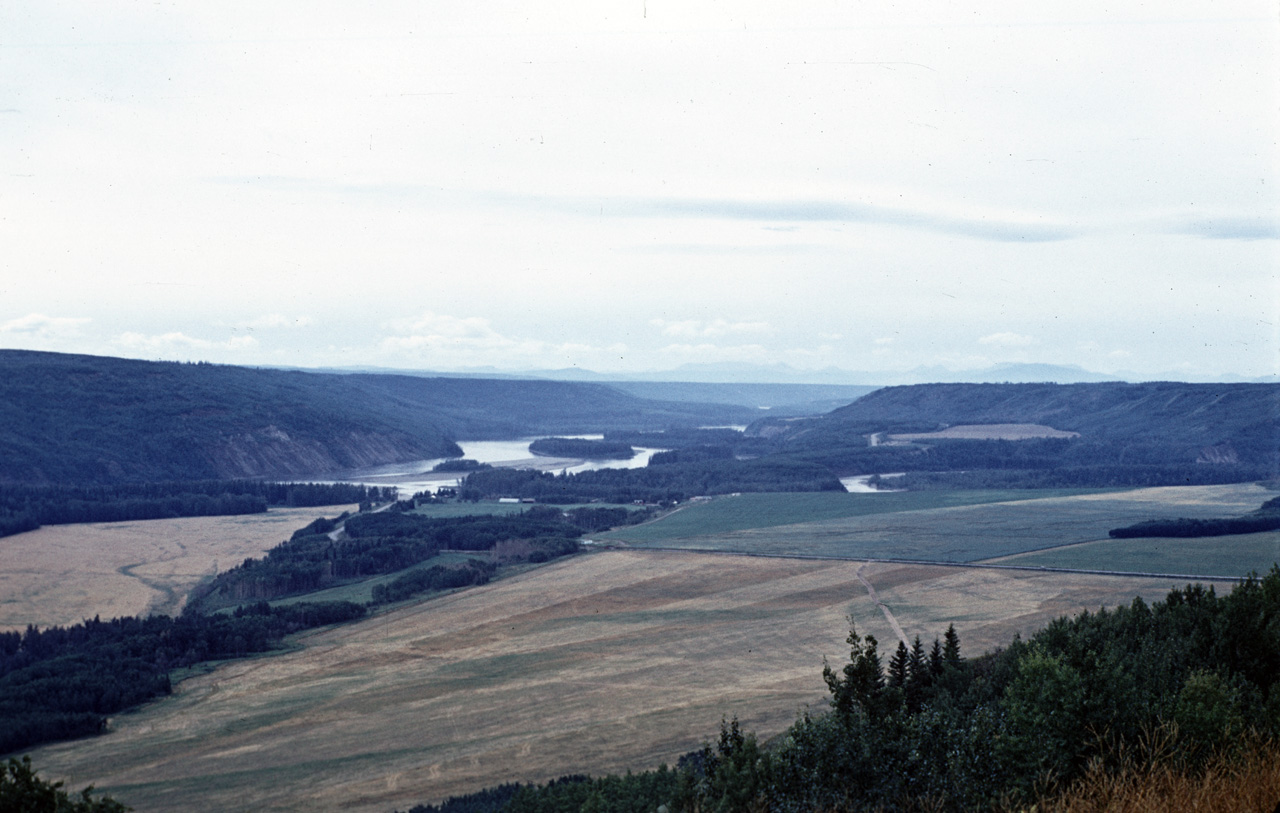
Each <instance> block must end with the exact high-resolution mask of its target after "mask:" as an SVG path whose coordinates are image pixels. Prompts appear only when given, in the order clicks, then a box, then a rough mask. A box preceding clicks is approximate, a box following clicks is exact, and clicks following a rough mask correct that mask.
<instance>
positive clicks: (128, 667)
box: [0, 602, 365, 753]
mask: <svg viewBox="0 0 1280 813" xmlns="http://www.w3.org/2000/svg"><path fill="white" fill-rule="evenodd" d="M364 614H365V608H364V607H362V606H360V605H358V604H352V603H351V602H326V603H298V604H291V605H288V606H283V607H272V606H270V605H268V604H267V603H266V602H260V603H257V604H253V605H250V606H247V607H242V608H240V609H237V610H236V611H235V612H233V613H226V614H212V615H205V614H202V613H199V612H187V613H184V614H183V615H181V616H179V617H177V618H171V617H169V616H165V615H156V616H150V617H147V618H138V617H133V616H126V617H124V618H114V619H111V620H110V621H102V620H99V619H98V618H96V617H95V618H94V619H93V620H91V621H85V622H83V623H80V624H76V625H73V626H69V627H47V628H45V629H43V630H41V629H39V628H37V627H35V626H29V627H27V629H26V631H24V632H21V633H19V632H0V753H9V752H13V751H17V750H20V749H24V748H30V747H31V746H33V745H39V744H40V743H44V742H54V741H57V740H64V739H70V738H74V737H83V736H88V735H92V734H98V733H101V732H102V731H103V730H104V728H105V727H106V718H107V716H108V715H110V714H115V713H117V712H120V711H123V710H125V709H128V708H131V707H133V706H136V705H138V704H140V703H144V702H146V701H148V700H151V699H153V698H155V697H159V696H162V695H166V694H169V692H170V691H171V689H172V686H171V683H170V679H169V672H170V671H171V670H173V669H178V668H181V667H188V666H193V665H195V664H198V663H201V662H203V661H209V660H219V659H224V658H239V657H244V656H245V655H248V654H250V653H254V652H264V651H267V650H269V649H272V648H274V647H276V646H278V645H279V643H280V641H281V639H283V638H284V636H286V635H288V634H290V633H293V632H297V631H299V630H303V629H309V628H311V627H318V626H325V625H328V624H336V623H341V622H345V621H351V620H354V619H356V618H360V617H362V616H363V615H364Z"/></svg>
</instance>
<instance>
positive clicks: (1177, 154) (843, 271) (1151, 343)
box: [0, 0, 1280, 377]
mask: <svg viewBox="0 0 1280 813" xmlns="http://www.w3.org/2000/svg"><path fill="white" fill-rule="evenodd" d="M944 6H945V7H944ZM1278 32H1280V24H1278V22H1277V7H1276V4H1275V2H1274V0H1265V1H1264V2H1247V1H1245V2H1230V1H1229V0H1228V1H1227V2H1219V1H1218V0H1213V1H1212V2H1209V1H1207V0H1206V2H1199V3H1185V2H1146V3H1140V2H1129V3H1123V2H1122V3H1112V2H1108V3H1090V2H1078V1H1077V0H1073V1H1072V2H1054V3H1027V2H1008V3H980V2H979V3H975V2H964V3H948V4H939V3H877V2H815V3H796V2H787V3H780V2H779V3H768V4H753V3H746V2H723V3H700V2H690V0H675V1H673V2H667V0H627V1H626V2H610V1H609V0H604V2H600V1H599V0H594V1H593V2H552V1H551V0H540V2H522V3H505V4H504V3H496V2H493V3H486V2H481V3H472V2H452V1H450V2H431V3H417V2H413V3H410V2H404V3H374V4H354V3H323V2H314V0H307V1H306V2H270V3H263V2H260V0H253V2H227V1H226V0H218V2H216V3H208V2H201V3H196V2H189V3H188V2H183V3H167V2H161V3H153V2H147V3H115V2H105V1H104V0H92V2H84V3H74V2H49V0H30V1H29V2H28V1H25V0H14V2H7V3H4V4H3V5H0V159H2V161H0V347H9V348H30V349H41V350H56V351H66V352H83V353H94V354H99V355H117V356H129V357H137V358H146V359H192V360H194V359H203V360H209V361H215V362H227V363H236V364H282V365H299V366H325V365H328V366H338V365H353V364H365V365H378V366H387V367H400V368H424V369H438V370H450V369H461V368H466V367H474V366H479V365H493V366H495V367H499V368H503V369H530V368H560V367H569V366H578V367H585V368H589V369H594V370H601V371H608V372H628V371H630V372H635V371H642V370H654V369H668V368H672V367H675V366H678V365H680V364H684V363H689V362H697V363H705V362H719V361H734V362H752V363H778V362H781V363H786V364H789V365H791V366H793V367H797V368H801V369H818V368H824V367H829V366H836V367H840V368H845V369H850V370H872V371H888V370H903V369H908V368H912V367H916V366H919V365H944V366H948V367H951V368H957V369H959V368H976V367H982V366H985V365H989V364H994V363H1000V362H1016V361H1032V362H1048V363H1056V364H1076V365H1080V366H1083V367H1086V368H1088V369H1091V370H1097V371H1103V372H1114V371H1133V372H1136V373H1137V374H1139V375H1157V374H1159V375H1167V374H1168V373H1170V372H1174V373H1177V374H1179V375H1185V376H1187V377H1202V376H1206V375H1215V374H1222V373H1230V374H1236V375H1244V376H1262V375H1268V374H1274V373H1277V372H1278V371H1280V369H1278V361H1280V272H1278V270H1277V269H1278V268H1280V191H1278V189H1277V187H1278V186H1280V173H1277V164H1278V163H1280V161H1278V157H1280V149H1278V148H1277V137H1278V136H1280V113H1278V110H1280V79H1278V77H1280V33H1278Z"/></svg>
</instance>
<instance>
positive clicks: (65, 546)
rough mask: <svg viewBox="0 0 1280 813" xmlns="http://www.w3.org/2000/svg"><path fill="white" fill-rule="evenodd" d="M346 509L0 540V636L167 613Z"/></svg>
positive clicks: (103, 525)
mask: <svg viewBox="0 0 1280 813" xmlns="http://www.w3.org/2000/svg"><path fill="white" fill-rule="evenodd" d="M348 509H350V510H354V509H355V506H330V507H327V508H272V509H271V510H270V511H269V512H267V513H265V514H244V515H240V516H228V517H186V518H182V519H152V520H145V521H137V522H95V523H88V524H82V525H47V526H45V527H43V528H39V529H37V530H34V531H28V532H27V533H22V534H16V535H14V536H6V537H3V538H0V630H13V629H19V630H20V629H25V628H26V626H27V625H28V624H35V625H37V626H39V627H42V628H43V627H50V626H54V625H67V624H75V623H78V622H80V621H82V620H84V619H86V618H93V617H94V616H95V615H100V616H102V618H104V619H106V618H115V617H118V616H125V615H146V614H148V613H169V614H172V613H175V612H178V611H180V610H181V609H182V605H183V603H184V602H185V600H186V596H187V594H188V593H189V592H190V591H191V588H193V587H195V586H196V585H197V584H198V583H199V582H200V581H201V580H202V579H205V578H207V577H209V576H212V575H213V574H214V572H215V571H216V570H218V569H222V570H225V569H227V568H229V567H233V566H234V565H238V564H240V562H242V561H244V559H245V558H246V557H249V556H261V555H262V554H263V553H265V552H266V551H268V550H270V549H271V548H273V547H275V546H276V545H279V544H280V543H281V542H283V541H285V540H286V539H288V538H289V536H290V534H292V533H293V532H294V531H296V530H297V529H298V528H301V527H302V526H304V525H306V524H307V523H308V522H310V521H311V520H313V519H315V518H316V517H318V516H322V515H327V516H331V517H332V516H337V515H338V514H340V513H342V511H344V510H348Z"/></svg>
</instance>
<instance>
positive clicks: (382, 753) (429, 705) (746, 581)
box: [33, 551, 1225, 813]
mask: <svg viewBox="0 0 1280 813" xmlns="http://www.w3.org/2000/svg"><path fill="white" fill-rule="evenodd" d="M864 580H865V582H864ZM866 584H870V585H871V586H872V588H873V589H875V590H876V592H877V596H878V599H879V601H880V602H882V603H883V604H884V605H885V606H886V607H888V608H889V610H890V611H891V613H892V615H893V616H894V618H895V619H896V622H897V623H898V624H899V625H900V626H901V628H902V629H903V630H904V632H905V633H906V634H907V635H908V636H914V635H916V634H919V635H921V636H922V637H923V638H924V639H926V640H928V641H932V640H933V637H934V636H936V635H938V634H940V633H941V632H942V631H943V630H944V629H945V628H946V625H947V624H948V623H951V622H955V624H956V627H957V629H958V630H959V631H960V635H961V642H962V646H963V648H964V651H965V652H966V653H968V654H975V653H977V652H979V651H982V650H984V649H987V648H990V647H993V646H997V645H1000V644H1002V643H1005V642H1007V641H1008V640H1009V638H1010V637H1011V636H1012V635H1014V634H1015V633H1018V632H1021V633H1023V634H1026V633H1028V632H1030V631H1032V630H1034V629H1036V628H1038V627H1040V626H1042V625H1043V624H1044V623H1046V622H1047V621H1049V620H1050V619H1052V618H1055V617H1057V616H1059V615H1062V614H1071V613H1074V612H1076V611H1078V610H1082V609H1097V608H1098V607H1100V606H1106V605H1114V604H1118V603H1128V602H1130V601H1131V600H1132V598H1133V596H1134V595H1138V594H1142V595H1144V596H1146V597H1147V598H1148V599H1158V598H1160V597H1162V596H1163V595H1164V594H1165V593H1166V592H1167V591H1168V590H1169V589H1170V588H1171V587H1173V586H1175V585H1174V584H1173V583H1166V582H1163V581H1161V580H1157V579H1138V578H1132V577H1107V576H1083V575H1074V574H1056V573H1037V572H1024V571H996V570H984V569H974V568H954V567H927V566H916V565H911V566H902V565H889V564H874V565H866V564H860V563H857V562H841V561H814V560H799V559H765V558H758V557H741V556H728V555H714V554H695V553H684V552H661V551H607V552H601V553H596V554H592V555H587V556H578V557H573V558H570V559H567V560H562V561H559V562H556V563H552V564H549V565H546V566H543V567H539V568H536V569H534V570H530V571H527V572H525V573H522V574H520V575H517V576H514V577H512V578H510V579H506V580H503V581H500V582H494V583H491V584H488V585H485V586H482V587H475V588H470V589H466V590H462V591H459V592H457V593H453V594H450V595H446V596H441V597H438V598H435V599H433V600H430V601H426V602H422V603H418V604H415V605H411V606H406V607H401V608H398V609H396V610H393V611H391V612H388V613H385V614H382V615H379V616H376V617H373V618H369V619H366V620H364V621H361V622H357V623H353V624H349V625H346V626H342V627H337V628H333V629H329V630H324V631H320V632H317V633H312V634H310V635H307V636H305V637H304V638H303V639H302V640H301V643H302V644H303V645H304V646H303V648H302V649H299V650H295V651H291V652H286V653H282V654H279V655H274V656H267V657H260V658H256V659H253V660H246V661H236V662H231V663H227V664H224V665H222V666H220V667H219V668H217V669H216V670H214V671H213V672H211V673H209V674H206V675H202V676H198V677H194V678H191V679H189V680H187V681H185V682H183V683H181V684H179V686H178V687H177V690H176V692H175V695H174V696H173V697H170V698H168V699H165V700H162V701H160V702H157V703H153V704H150V705H148V706H146V707H144V708H142V709H140V710H139V711H136V712H134V713H130V714H123V715H120V716H118V717H116V718H115V719H114V720H113V721H112V725H111V728H112V732H111V733H109V734H107V735H105V736H102V737H98V738H93V739H87V740H81V741H78V742H70V743H64V744H59V745H52V746H47V747H44V748H41V749H38V750H37V751H35V752H34V753H33V759H34V761H35V763H36V765H37V766H39V767H40V768H41V770H42V772H43V773H44V774H45V775H46V776H49V777H50V778H56V779H61V780H65V781H66V782H67V783H68V786H71V787H82V786H84V785H86V784H89V783H93V784H95V785H97V786H98V787H99V788H100V789H101V790H105V791H108V792H110V793H111V794H113V795H114V796H115V797H116V798H117V799H119V800H121V801H123V802H125V803H127V804H129V805H132V806H134V807H135V808H136V809H137V810H139V811H168V810H194V809H218V810H244V811H249V810H252V811H261V810H336V809H343V810H367V811H380V812H381V813H386V811H390V810H392V809H394V808H399V809H405V808H408V807H410V806H412V805H413V804H415V803H418V802H422V801H438V800H440V799H442V798H444V797H446V796H448V795H450V794H456V793H462V792H468V791H474V790H478V789H480V788H482V787H486V786H490V785H494V784H497V783H500V782H505V781H513V780H524V781H530V780H546V779H549V778H551V777H554V776H557V775H561V774H566V773H575V772H589V773H593V774H600V773H603V772H606V771H624V770H626V769H628V768H631V769H642V768H651V767H654V766H656V765H658V764H659V763H662V762H666V763H667V764H672V763H673V762H674V760H675V759H676V758H677V757H678V756H679V755H680V754H682V753H685V752H687V751H689V750H692V749H694V748H697V747H698V746H699V745H700V743H701V742H702V741H703V740H704V739H705V738H709V737H711V736H713V735H714V734H715V732H716V731H717V727H718V725H719V722H720V720H721V719H722V717H727V716H732V715H735V714H736V715H739V716H740V718H741V719H742V722H743V724H744V726H745V727H747V728H749V729H752V730H755V731H757V732H758V733H759V734H760V735H762V736H770V735H772V734H775V733H777V732H779V731H781V730H783V729H784V728H785V727H786V726H787V725H788V724H790V723H791V722H792V721H793V720H794V718H795V715H796V713H797V712H798V711H799V710H800V709H802V708H803V707H805V706H806V705H811V706H814V707H817V708H820V707H822V706H823V705H824V698H825V686H824V685H823V682H822V677H821V669H822V658H823V657H824V656H826V657H827V658H829V659H830V660H831V662H832V663H833V664H837V665H838V664H839V663H840V662H841V661H842V660H843V659H844V658H846V657H847V646H846V645H845V643H844V637H845V635H846V634H847V621H846V616H848V615H850V614H851V615H852V616H853V617H854V618H855V619H856V622H857V624H858V626H859V629H860V631H862V632H871V633H873V634H875V635H876V636H877V637H878V638H879V639H880V641H881V642H882V649H883V650H885V651H888V650H891V648H892V647H893V646H894V638H893V636H894V633H893V631H892V628H891V626H890V624H889V621H888V620H887V618H886V615H885V613H884V612H883V611H882V609H881V608H880V607H878V606H877V605H876V604H875V603H873V601H872V599H871V598H870V597H869V593H868V589H867V587H866ZM1220 589H1225V585H1224V586H1223V587H1222V588H1220Z"/></svg>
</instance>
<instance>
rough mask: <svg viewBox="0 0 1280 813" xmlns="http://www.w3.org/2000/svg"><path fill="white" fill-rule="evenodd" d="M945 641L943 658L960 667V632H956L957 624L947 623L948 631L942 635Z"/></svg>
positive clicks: (946, 661)
mask: <svg viewBox="0 0 1280 813" xmlns="http://www.w3.org/2000/svg"><path fill="white" fill-rule="evenodd" d="M942 639H943V641H944V643H943V645H942V660H943V661H944V662H945V663H947V664H949V665H951V666H956V667H958V666H959V665H960V661H961V660H963V659H962V658H961V657H960V633H958V632H956V625H955V624H948V625H947V632H946V634H945V635H943V636H942Z"/></svg>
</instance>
